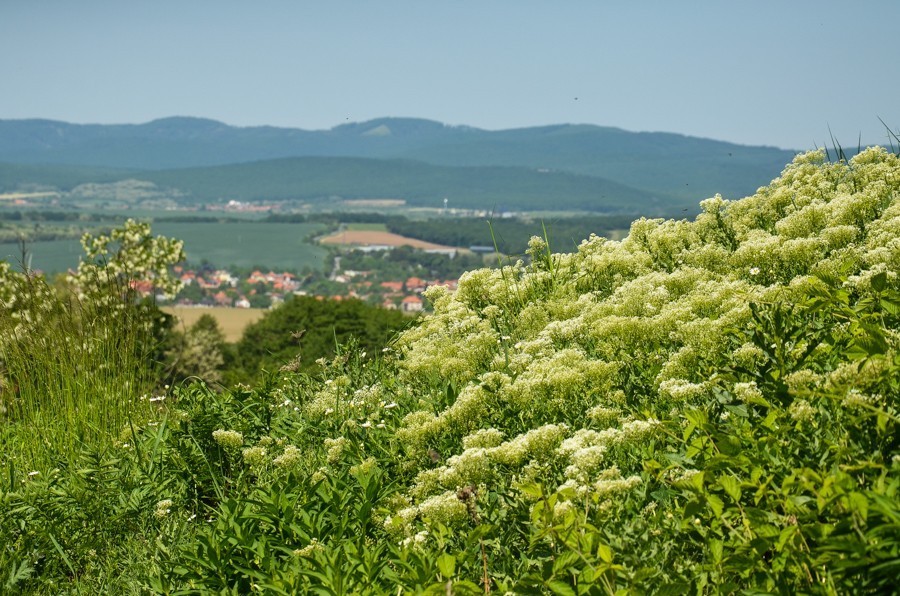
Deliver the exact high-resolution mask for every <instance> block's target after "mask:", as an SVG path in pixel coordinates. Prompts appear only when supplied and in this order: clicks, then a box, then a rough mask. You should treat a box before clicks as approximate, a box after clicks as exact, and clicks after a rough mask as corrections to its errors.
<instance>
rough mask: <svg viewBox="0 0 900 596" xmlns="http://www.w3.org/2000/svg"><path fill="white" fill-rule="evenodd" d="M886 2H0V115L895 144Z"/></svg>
mask: <svg viewBox="0 0 900 596" xmlns="http://www.w3.org/2000/svg"><path fill="white" fill-rule="evenodd" d="M898 23H900V1H898V0H871V1H865V0H860V1H858V2H855V3H849V2H847V1H846V0H842V1H832V0H817V1H806V0H777V1H767V0H765V1H762V0H753V1H740V2H739V1H736V0H733V1H725V0H715V1H708V0H684V1H681V2H678V1H675V0H660V1H656V2H649V1H648V2H642V1H640V0H621V1H611V0H610V1H601V0H591V1H583V2H582V1H567V2H566V1H557V2H551V1H549V0H547V1H530V0H508V1H507V0H502V1H501V0H496V1H491V0H478V1H472V2H470V1H444V2H429V1H426V0H416V1H391V0H378V1H375V0H372V1H369V2H361V1H358V2H347V1H340V0H328V1H325V0H322V1H320V2H312V1H301V0H290V1H287V0H264V1H260V2H245V1H241V2H238V1H229V0H208V1H207V0H153V1H150V0H148V1H145V2H136V1H123V0H110V1H95V0H79V1H77V2H75V1H71V0H67V1H53V0H43V1H36V0H2V2H0V119H15V118H50V119H57V120H66V121H70V122H79V123H89V122H90V123H139V122H146V121H149V120H152V119H155V118H160V117H165V116H173V115H184V116H202V117H207V118H214V119H217V120H221V121H223V122H226V123H228V124H233V125H239V126H246V125H259V124H271V125H276V126H288V127H297V128H306V129H323V128H331V127H332V126H335V125H337V124H341V123H344V122H347V121H363V120H368V119H371V118H376V117H380V116H413V117H422V118H430V119H433V120H439V121H441V122H445V123H448V124H466V125H470V126H477V127H480V128H487V129H502V128H513V127H521V126H533V125H541V124H555V123H563V122H571V123H591V124H600V125H605V126H617V127H621V128H624V129H627V130H634V131H667V132H678V133H683V134H688V135H695V136H702V137H709V138H715V139H722V140H728V141H733V142H738V143H745V144H764V145H775V146H779V147H784V148H792V149H804V148H811V147H812V146H813V145H814V144H818V145H819V146H821V145H822V144H823V143H825V142H826V141H829V132H828V127H829V126H830V127H831V130H832V132H833V133H834V135H835V137H836V138H837V139H838V140H839V141H840V142H841V144H843V145H845V146H850V145H853V146H855V145H856V143H857V139H858V137H859V135H860V134H862V137H863V142H869V143H885V142H886V132H885V129H884V127H883V126H882V125H881V123H880V122H879V121H878V117H881V118H882V119H884V120H885V121H886V122H887V124H889V125H890V126H891V128H892V130H894V131H895V132H897V131H898V130H900V110H898V106H900V74H898V73H900V45H898V42H897V39H898V36H897V31H898Z"/></svg>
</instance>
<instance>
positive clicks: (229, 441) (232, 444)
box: [212, 428, 244, 449]
mask: <svg viewBox="0 0 900 596" xmlns="http://www.w3.org/2000/svg"><path fill="white" fill-rule="evenodd" d="M212 437H213V440H214V441H215V442H216V443H218V444H219V446H221V447H225V448H226V449H239V448H240V447H241V446H242V445H243V444H244V435H242V434H241V433H239V432H238V431H236V430H225V429H222V428H220V429H218V430H214V431H213V433H212Z"/></svg>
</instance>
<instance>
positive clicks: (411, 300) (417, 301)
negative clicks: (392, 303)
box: [400, 296, 425, 312]
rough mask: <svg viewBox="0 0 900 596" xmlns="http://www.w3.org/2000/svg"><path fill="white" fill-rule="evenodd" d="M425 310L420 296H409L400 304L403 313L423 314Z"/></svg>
mask: <svg viewBox="0 0 900 596" xmlns="http://www.w3.org/2000/svg"><path fill="white" fill-rule="evenodd" d="M424 308H425V305H424V304H422V299H421V298H419V297H418V296H407V297H406V298H404V299H403V301H402V302H401V303H400V309H401V310H402V311H403V312H422V309H424Z"/></svg>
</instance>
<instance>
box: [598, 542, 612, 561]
mask: <svg viewBox="0 0 900 596" xmlns="http://www.w3.org/2000/svg"><path fill="white" fill-rule="evenodd" d="M597 556H598V557H600V560H601V561H603V562H604V563H612V560H613V551H612V549H611V548H610V547H609V546H608V545H606V544H598V545H597Z"/></svg>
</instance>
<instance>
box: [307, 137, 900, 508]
mask: <svg viewBox="0 0 900 596" xmlns="http://www.w3.org/2000/svg"><path fill="white" fill-rule="evenodd" d="M701 208H702V212H701V213H700V215H698V216H697V217H696V218H695V219H694V220H693V221H688V220H681V221H674V220H663V219H639V220H637V221H635V222H634V223H633V224H632V226H631V230H630V232H629V234H628V236H627V237H626V238H624V239H623V240H621V241H612V240H607V239H604V238H600V237H597V236H591V237H590V238H588V239H587V240H585V241H584V242H582V243H581V244H580V245H579V247H578V249H577V251H575V252H573V253H568V254H550V253H549V250H548V249H547V247H546V244H545V243H544V241H543V240H541V239H539V238H537V239H532V241H531V242H530V247H529V252H530V253H531V255H532V257H533V258H532V263H531V264H530V265H525V264H523V263H522V262H516V263H513V264H510V265H507V266H505V267H502V268H499V269H493V270H488V269H481V270H477V271H471V272H469V273H466V274H465V275H463V276H462V277H461V279H460V282H459V288H458V290H457V291H456V292H455V293H453V294H451V293H449V292H447V291H446V290H444V289H435V290H430V291H429V298H430V299H431V300H432V302H433V305H434V313H433V314H432V315H429V316H427V317H425V318H424V319H423V320H422V322H421V324H419V325H418V326H416V327H415V328H413V329H411V330H409V331H407V332H405V333H404V334H403V335H402V336H401V337H400V338H399V340H398V342H397V344H396V345H397V355H398V360H397V361H396V362H397V366H398V367H399V372H400V375H399V377H400V378H399V380H400V384H401V385H402V386H403V388H404V389H403V390H404V391H406V392H408V395H416V396H419V397H420V404H422V405H421V406H420V408H419V409H418V410H415V411H413V412H411V413H409V414H407V416H406V417H405V418H404V419H403V422H402V425H401V427H400V428H399V430H398V431H397V435H396V437H397V439H398V440H399V441H400V443H401V444H402V445H403V446H404V447H405V449H406V451H407V452H408V453H409V461H408V462H406V464H405V465H407V467H408V468H411V469H419V474H418V476H417V478H416V484H415V486H414V487H413V489H412V490H411V491H410V494H409V495H407V496H408V497H409V498H410V499H411V500H412V501H416V502H419V503H420V504H419V505H416V506H408V507H405V508H403V509H402V512H403V514H402V515H401V514H400V513H398V514H397V515H395V516H394V518H395V519H394V523H399V524H400V525H404V524H405V523H406V521H411V520H413V519H415V518H420V517H422V514H423V511H422V508H423V507H425V504H426V503H428V504H429V505H428V507H425V509H427V510H431V508H433V506H434V504H435V503H442V504H443V506H444V507H445V508H446V510H447V511H455V512H457V513H458V514H459V515H463V513H462V512H463V510H464V507H462V506H461V504H460V503H459V502H458V500H454V498H455V496H454V494H453V493H452V490H455V489H457V488H459V487H460V486H466V485H468V484H478V483H480V482H489V481H490V480H491V479H492V478H494V477H495V476H496V475H497V474H498V473H499V471H501V470H502V471H503V472H504V473H505V472H506V471H507V470H506V469H505V467H507V466H508V467H514V468H520V473H521V474H522V475H523V477H525V476H529V477H535V478H540V476H541V474H542V473H544V471H545V470H546V469H547V468H546V467H545V464H544V463H542V461H544V460H547V458H550V457H555V458H563V459H564V462H563V463H564V467H563V469H564V470H565V472H564V476H563V477H562V479H563V480H564V483H568V484H567V485H566V486H567V489H566V490H568V489H572V491H576V492H581V493H582V494H583V495H588V494H590V495H594V496H595V497H597V498H598V499H599V498H600V495H606V496H609V495H613V494H619V493H620V492H621V491H624V490H628V489H629V488H630V487H631V488H633V487H634V486H636V485H637V484H638V483H639V482H640V478H639V477H638V476H622V475H621V473H620V472H619V470H618V468H614V467H609V466H610V463H611V462H610V461H608V460H609V457H610V453H611V450H613V449H618V448H619V447H620V446H629V445H635V444H637V443H639V442H640V441H644V440H651V439H650V437H651V436H652V433H653V432H655V429H656V428H657V426H658V425H659V424H661V423H660V422H659V421H657V420H655V419H654V420H634V419H631V418H629V417H628V414H629V413H634V412H635V411H637V410H636V409H634V408H633V404H635V403H636V402H640V403H642V404H646V403H647V401H648V400H650V401H651V406H652V405H653V404H652V400H657V403H656V404H655V405H657V406H658V407H657V408H656V409H655V410H653V408H651V411H652V412H653V414H654V415H656V416H661V415H663V414H662V413H666V414H665V415H668V416H672V417H673V418H677V417H679V415H680V414H679V412H680V409H681V408H683V407H684V403H685V402H686V401H690V400H692V399H695V398H697V397H702V396H703V395H704V394H705V393H706V392H707V391H709V388H710V383H709V379H707V378H704V377H702V376H701V372H700V371H702V370H703V365H704V362H706V359H707V358H708V357H709V355H715V354H729V353H730V354H732V356H733V359H734V362H735V364H737V365H739V366H743V367H746V368H748V369H753V368H755V367H758V366H759V365H760V364H762V363H763V362H764V360H765V358H766V356H765V353H764V352H763V351H762V350H761V349H760V348H759V347H756V346H754V345H752V344H745V345H743V346H740V347H738V348H737V349H735V347H734V345H733V344H732V343H731V342H732V341H733V340H732V338H733V333H732V332H733V330H735V329H742V328H746V326H747V325H748V323H750V321H751V316H752V313H751V311H750V307H749V305H750V304H751V303H754V302H755V303H768V302H773V301H776V300H791V299H792V297H795V296H801V295H804V293H805V292H808V291H809V289H810V286H811V284H813V283H815V281H814V277H813V276H815V275H816V274H825V275H832V276H838V275H839V276H843V277H845V278H846V279H848V282H847V284H848V286H851V287H850V288H848V289H856V290H859V291H861V292H864V293H865V292H871V280H872V278H873V277H874V275H876V274H878V273H880V272H886V273H887V276H888V283H889V284H891V285H893V286H896V285H897V284H898V282H900V278H898V269H900V158H898V156H896V155H894V154H892V153H889V152H887V151H885V150H884V149H880V148H872V149H867V150H865V151H863V152H862V153H860V154H859V155H857V156H856V157H854V158H853V159H851V160H850V162H849V163H828V162H826V160H825V156H824V153H823V152H810V153H806V154H802V155H799V156H797V157H796V159H795V160H794V161H793V162H792V163H791V164H789V165H788V166H787V167H786V168H785V170H784V171H783V173H782V175H781V176H780V177H779V178H777V179H776V180H774V181H773V182H772V183H771V184H770V185H769V186H766V187H763V188H761V189H759V191H757V193H756V194H754V195H753V196H751V197H748V198H745V199H741V200H736V201H729V200H726V199H723V198H722V197H721V196H716V197H713V198H711V199H707V200H705V201H703V202H702V203H701ZM891 341H892V342H896V341H897V338H893V336H892V339H891ZM806 347H807V346H806V345H805V344H802V342H797V343H796V345H793V346H790V349H792V350H794V351H799V350H804V349H806ZM641 374H643V375H645V377H646V378H644V377H641V378H639V381H640V383H637V384H635V383H633V382H632V381H633V380H634V377H635V376H639V375H641ZM874 374H875V372H873V371H872V370H866V371H858V370H850V369H847V370H837V371H834V372H832V373H829V374H828V375H821V376H820V375H817V374H814V373H811V372H808V371H807V372H803V371H800V372H797V373H794V374H792V375H791V376H790V377H788V378H787V379H785V380H786V382H787V383H788V386H789V388H790V390H791V391H792V392H794V393H796V394H797V395H800V396H801V397H805V396H806V394H805V393H804V392H808V391H809V390H810V389H811V388H815V387H820V386H823V387H826V388H828V387H834V388H839V389H840V390H842V391H847V392H848V393H846V395H847V398H846V400H845V402H846V405H847V407H852V408H859V407H866V405H867V404H870V403H871V400H873V399H875V398H874V397H869V396H866V395H863V394H862V393H853V392H852V391H851V389H853V388H854V387H865V386H866V385H865V384H864V382H865V378H863V377H865V376H866V375H869V376H871V375H874ZM635 387H638V388H635ZM648 387H650V388H651V389H650V391H651V392H652V388H655V389H656V394H655V395H646V394H645V393H646V392H647V390H646V388H648ZM732 390H733V393H734V395H735V396H736V397H737V398H738V399H740V400H743V401H744V402H748V403H760V402H761V400H763V399H764V396H763V395H762V392H761V391H760V389H759V388H758V387H757V386H756V385H755V384H754V383H752V382H743V383H735V384H734V386H733V388H732ZM451 391H452V394H453V395H454V396H455V397H454V399H452V400H449V401H448V399H447V396H448V395H450V393H451ZM636 392H641V393H640V394H637V393H636ZM326 393H327V394H323V395H322V400H321V403H322V411H324V409H325V407H326V406H325V404H326V403H330V404H335V403H337V401H336V400H337V398H339V397H340V396H339V395H337V394H334V393H330V392H326ZM363 393H365V391H364V392H363ZM379 399H385V398H384V397H383V396H382V397H380V398H379ZM353 400H358V402H359V403H363V404H369V403H370V401H371V400H370V398H369V397H368V396H365V395H360V396H358V397H352V398H350V401H353ZM794 403H795V404H796V405H795V406H794V407H793V409H792V410H791V415H792V416H793V417H794V419H795V420H797V421H798V423H799V422H801V421H806V422H809V421H811V420H813V419H814V417H813V412H812V411H811V409H812V406H811V405H809V404H808V403H807V402H803V401H795V402H794ZM436 404H443V405H436ZM332 407H333V406H332ZM641 407H642V408H643V407H644V406H641ZM648 407H649V406H648ZM650 415H651V413H644V414H642V417H648V416H650ZM498 421H504V422H503V423H500V422H498ZM562 422H565V423H566V424H567V425H568V426H569V427H571V430H568V428H567V429H566V430H562V425H561V424H560V423H562ZM488 425H492V426H493V427H494V428H490V429H485V428H484V427H485V426H488ZM606 427H608V428H606ZM549 428H555V429H556V430H555V431H554V432H553V433H552V434H553V440H547V441H544V442H543V447H541V448H535V447H534V446H533V445H535V444H537V443H540V441H536V440H535V436H536V435H535V434H534V433H541V432H545V431H546V429H549ZM604 428H605V430H598V429H604ZM567 437H568V438H567ZM563 439H565V440H563ZM632 441H634V443H633V442H632ZM432 445H459V446H461V449H460V450H459V451H458V452H456V453H451V454H445V455H444V456H443V457H444V458H445V464H444V465H441V466H438V467H431V466H433V462H432V463H428V459H427V458H425V457H424V454H425V452H426V451H427V449H428V448H429V446H432ZM617 461H618V460H617ZM426 466H427V468H426ZM564 485H565V484H564ZM604 498H606V497H604ZM430 499H436V501H434V502H432V501H431V500H430ZM563 508H565V506H563ZM437 510H441V509H440V508H437ZM443 517H447V515H444V516H443ZM401 518H402V519H401ZM397 519H401V521H399V522H398V521H397ZM404 520H406V521H404Z"/></svg>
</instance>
